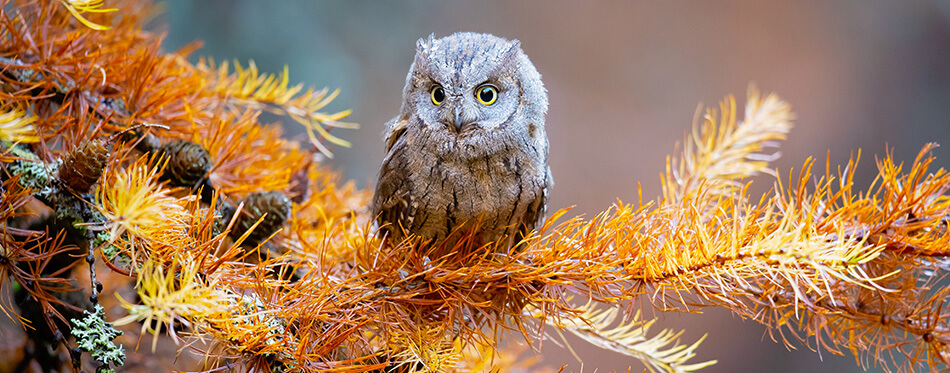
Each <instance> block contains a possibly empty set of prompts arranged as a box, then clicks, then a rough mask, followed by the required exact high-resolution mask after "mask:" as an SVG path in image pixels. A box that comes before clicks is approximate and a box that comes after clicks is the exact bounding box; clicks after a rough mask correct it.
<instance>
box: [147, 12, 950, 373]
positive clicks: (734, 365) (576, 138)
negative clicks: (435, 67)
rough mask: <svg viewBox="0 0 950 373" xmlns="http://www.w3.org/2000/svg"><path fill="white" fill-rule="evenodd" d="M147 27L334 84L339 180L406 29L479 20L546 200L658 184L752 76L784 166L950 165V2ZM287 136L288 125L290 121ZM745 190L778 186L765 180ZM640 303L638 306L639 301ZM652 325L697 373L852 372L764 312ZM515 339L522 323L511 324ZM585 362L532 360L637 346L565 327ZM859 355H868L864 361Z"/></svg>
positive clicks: (647, 191) (214, 17) (627, 193)
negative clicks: (700, 126)
mask: <svg viewBox="0 0 950 373" xmlns="http://www.w3.org/2000/svg"><path fill="white" fill-rule="evenodd" d="M151 27H152V29H154V30H156V31H160V32H167V33H168V35H167V39H166V41H165V48H166V49H167V50H169V51H172V50H176V49H178V48H180V47H182V46H184V45H186V44H187V43H190V42H192V41H195V40H201V41H203V42H204V47H203V48H202V49H200V50H199V51H198V52H197V53H196V54H195V55H194V56H193V57H194V58H195V59H197V57H198V56H212V57H214V58H215V59H216V60H217V61H224V60H231V59H236V60H238V61H241V62H242V63H245V64H246V62H247V61H248V60H254V61H255V62H256V63H257V65H258V67H260V68H261V70H262V71H267V72H279V71H281V69H282V68H283V66H284V65H285V64H286V65H289V66H290V72H291V81H294V82H296V81H300V82H304V83H306V84H308V85H312V86H316V87H318V88H319V87H324V86H327V87H330V88H331V89H332V88H340V89H341V90H342V93H341V95H340V96H339V98H338V99H337V100H336V101H335V102H334V103H333V104H332V105H331V106H330V110H343V109H348V108H352V109H353V115H352V116H351V117H350V119H351V121H354V122H357V123H360V124H361V125H362V128H361V129H360V130H357V131H339V132H336V133H337V134H338V135H341V136H342V137H344V138H346V139H349V140H352V142H353V147H352V148H349V149H340V148H337V149H336V157H335V158H334V159H332V160H331V161H330V163H331V164H333V165H334V166H335V167H337V168H338V169H340V170H342V172H343V175H344V176H345V177H346V178H347V179H352V180H354V181H355V182H356V183H357V184H358V185H360V186H362V187H366V188H372V187H373V183H374V180H375V177H376V172H377V168H378V166H379V163H380V161H381V160H382V158H383V145H382V140H381V132H382V130H383V123H385V122H386V120H388V119H389V118H391V117H392V116H394V115H395V114H396V112H397V110H398V108H399V104H400V100H401V90H402V87H403V84H404V81H405V75H406V72H407V70H408V68H409V64H410V62H411V61H412V56H413V53H414V47H415V41H416V39H418V38H420V37H425V36H427V35H429V34H430V33H435V35H436V36H444V35H447V34H450V33H453V32H456V31H477V32H488V33H493V34H496V35H499V36H503V37H507V38H517V39H520V40H521V42H522V47H523V48H524V50H525V51H526V53H527V54H528V56H529V57H530V58H531V60H532V61H533V62H534V64H535V65H536V66H537V68H538V70H539V71H540V72H541V74H542V76H543V80H544V83H545V85H546V86H547V88H548V91H549V94H550V101H551V108H550V112H549V114H548V119H547V132H548V135H549V137H550V141H551V156H550V162H551V168H552V170H553V173H554V177H555V182H556V185H555V187H554V189H553V191H552V194H551V201H550V207H552V208H553V209H559V208H563V207H567V206H576V207H575V209H574V211H575V212H577V213H587V214H592V213H597V212H599V211H602V210H604V209H605V208H607V207H608V206H609V205H610V204H612V203H614V201H616V199H617V198H620V199H622V200H624V201H629V202H633V201H635V199H636V196H637V194H636V190H637V189H636V188H637V184H638V183H640V184H641V185H642V187H643V191H644V197H645V198H652V197H654V196H658V195H659V193H660V188H659V174H660V173H661V172H662V170H663V166H664V159H665V157H666V156H667V155H668V154H672V152H673V149H674V144H675V143H676V142H678V141H681V140H682V138H683V135H684V133H686V131H688V130H689V129H690V126H691V122H692V118H693V115H694V113H695V111H696V108H697V105H698V104H699V103H705V104H707V105H716V104H717V102H718V101H719V100H720V99H721V98H722V97H723V96H724V95H726V94H729V93H733V94H735V95H736V96H737V98H738V99H739V102H740V105H741V103H742V102H744V97H745V93H746V90H747V87H748V86H749V84H750V83H753V82H754V83H755V84H756V85H757V86H758V87H759V88H760V89H762V90H763V91H767V92H776V93H778V94H780V95H781V97H783V98H785V99H786V100H788V101H789V102H790V103H791V104H792V106H793V110H794V111H795V113H796V115H797V120H796V127H795V128H794V129H793V131H792V133H791V135H790V137H789V139H788V141H786V142H784V143H783V144H782V154H783V156H782V158H781V160H780V161H778V162H777V163H776V165H777V167H778V168H779V169H780V170H785V171H786V172H787V171H788V170H789V168H790V167H796V168H797V167H800V165H801V164H802V163H803V162H804V161H805V159H806V158H807V157H809V156H815V157H818V158H819V159H820V160H823V158H824V157H825V156H826V154H827V152H829V151H830V157H831V161H832V163H842V162H846V161H847V159H848V157H849V155H850V154H851V152H853V151H856V150H857V149H859V148H860V149H863V150H864V156H863V163H862V165H861V166H860V173H859V175H858V180H859V182H860V183H862V184H863V185H867V184H868V183H870V181H871V180H872V178H873V175H874V173H875V171H876V169H875V166H874V156H875V155H882V154H884V153H885V151H886V150H887V149H893V153H894V155H895V157H896V158H897V159H898V160H904V161H911V160H913V158H914V156H915V155H916V153H917V152H918V150H919V149H920V148H921V146H923V145H924V143H926V142H929V141H935V142H938V143H942V144H944V145H948V146H945V147H943V148H938V149H937V150H936V151H935V152H934V153H935V155H936V156H937V157H938V160H937V166H940V167H945V168H946V167H948V166H950V1H947V0H938V1H892V0H861V1H858V0H851V1H836V2H826V1H819V0H815V1H797V2H778V1H760V0H732V1H716V2H696V1H687V0H672V1H664V2H621V1H616V2H589V1H583V2H582V1H545V2H537V1H512V2H508V1H504V2H503V1H489V2H464V3H463V2H437V1H411V2H409V1H389V2H369V1H345V2H324V1H296V0H284V1H252V0H202V1H186V0H172V1H167V2H166V3H165V9H164V13H163V14H162V15H160V16H159V17H158V18H156V19H155V21H154V22H153V23H152V26H151ZM286 124H287V128H288V130H287V131H288V135H289V136H296V135H297V134H299V133H300V129H299V128H297V127H296V125H295V124H294V123H286ZM759 184H760V185H759V186H758V187H756V188H754V190H755V191H757V192H764V191H767V190H768V188H769V187H771V186H772V184H771V181H769V180H768V179H761V180H760V183H759ZM648 314H649V312H648ZM658 316H660V324H661V326H663V327H673V328H683V329H686V334H685V335H684V339H685V341H690V342H691V341H693V340H695V339H696V338H699V337H700V336H702V335H703V334H705V333H708V334H709V337H708V338H707V340H706V342H705V343H704V344H703V345H702V346H701V347H700V349H699V354H700V355H699V357H698V358H697V361H703V360H708V359H718V360H719V363H718V364H716V365H714V366H712V367H710V368H708V369H706V370H704V371H705V372H710V373H711V372H765V371H768V372H815V371H821V372H850V371H854V372H859V371H862V370H861V369H860V368H859V367H858V366H857V365H856V364H855V360H854V358H853V357H851V356H846V357H840V356H834V355H833V354H831V353H829V352H828V351H821V353H815V352H812V351H809V349H808V348H807V347H806V346H802V345H798V347H799V349H798V350H796V351H788V350H787V349H786V348H785V347H783V346H782V345H781V344H778V343H775V342H773V341H772V340H771V339H770V337H769V336H768V335H767V334H765V328H763V327H762V326H760V325H758V324H756V323H754V322H750V321H743V320H741V319H739V318H738V317H735V316H733V315H731V314H730V313H728V312H724V311H721V310H718V309H707V310H705V313H704V314H702V315H678V314H660V315H658ZM509 340H511V341H516V340H517V338H509ZM571 341H572V346H573V347H574V348H575V350H577V351H578V353H579V354H580V355H581V358H582V359H583V360H584V361H585V362H586V364H585V365H581V364H580V363H578V362H577V361H576V360H575V359H574V358H573V357H572V356H571V354H570V353H569V352H568V351H567V350H565V349H563V348H561V347H558V346H556V345H555V343H554V341H546V342H545V343H544V350H543V356H544V363H545V364H547V365H551V366H555V367H557V366H559V365H561V364H568V369H567V371H575V372H579V371H582V370H583V371H593V370H595V368H596V369H597V371H602V372H603V371H609V370H613V369H616V370H620V371H626V369H627V367H628V366H632V367H633V370H634V371H639V370H641V369H642V365H640V363H639V362H638V361H636V360H634V359H632V358H627V357H624V356H621V355H617V354H612V353H608V352H604V351H599V350H596V349H592V348H590V347H587V346H585V345H584V343H583V342H579V341H577V340H574V339H571ZM871 371H880V369H879V368H872V369H871Z"/></svg>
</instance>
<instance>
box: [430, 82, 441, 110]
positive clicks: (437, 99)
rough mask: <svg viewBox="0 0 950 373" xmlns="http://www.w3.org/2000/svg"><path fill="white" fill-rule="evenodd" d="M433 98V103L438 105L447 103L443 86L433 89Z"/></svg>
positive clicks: (431, 92)
mask: <svg viewBox="0 0 950 373" xmlns="http://www.w3.org/2000/svg"><path fill="white" fill-rule="evenodd" d="M429 93H430V94H431V95H430V96H432V103H433V104H436V105H442V103H443V102H445V91H444V90H443V89H442V86H440V85H436V86H434V87H432V91H430V92H429Z"/></svg>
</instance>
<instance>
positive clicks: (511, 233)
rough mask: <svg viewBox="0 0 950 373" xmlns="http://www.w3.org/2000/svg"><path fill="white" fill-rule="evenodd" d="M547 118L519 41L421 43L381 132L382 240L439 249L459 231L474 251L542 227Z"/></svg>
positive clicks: (542, 93) (481, 38) (377, 209)
mask: <svg viewBox="0 0 950 373" xmlns="http://www.w3.org/2000/svg"><path fill="white" fill-rule="evenodd" d="M547 109H548V98H547V91H546V90H545V88H544V84H542V83H541V75H540V74H539V73H538V71H537V70H536V69H535V67H534V65H533V64H532V63H531V61H530V60H529V59H528V56H527V55H525V53H524V52H523V51H522V50H521V43H520V42H519V41H517V40H506V39H503V38H499V37H496V36H493V35H489V34H478V33H468V32H464V33H456V34H453V35H450V36H447V37H444V38H440V39H435V38H434V37H433V36H431V35H430V36H429V37H428V38H425V39H420V40H419V41H418V42H417V43H416V55H415V58H414V60H413V62H412V65H411V67H410V68H409V74H408V76H407V77H406V85H405V88H404V89H403V101H402V106H401V108H400V112H399V115H397V116H396V117H395V118H393V119H391V120H390V121H389V122H388V123H387V124H386V129H385V132H384V137H385V144H386V153H387V154H386V157H385V158H384V159H383V163H382V166H381V167H380V171H379V180H378V183H377V185H376V193H375V196H374V197H373V212H374V213H375V215H376V219H377V222H378V224H379V226H380V228H381V231H383V232H386V234H388V236H389V237H391V239H394V240H401V239H402V238H404V237H405V234H412V235H416V236H421V237H423V238H426V239H432V240H440V239H445V238H446V237H448V236H449V235H450V234H451V233H454V232H456V231H462V230H466V229H468V230H469V231H468V233H470V234H471V235H472V237H475V239H476V240H477V241H476V242H480V243H490V242H495V241H498V240H501V239H506V240H508V241H507V242H508V245H507V247H511V246H512V243H517V242H519V241H520V240H521V238H523V237H524V236H526V235H527V234H528V233H529V232H530V231H531V230H533V229H534V228H535V226H536V225H538V224H539V223H540V221H541V220H542V219H543V217H544V210H545V207H546V199H547V194H548V189H549V188H550V187H551V185H552V180H551V171H550V168H549V167H548V139H547V135H546V134H545V131H544V117H545V114H546V113H547ZM453 236H454V235H453ZM397 242H398V241H397Z"/></svg>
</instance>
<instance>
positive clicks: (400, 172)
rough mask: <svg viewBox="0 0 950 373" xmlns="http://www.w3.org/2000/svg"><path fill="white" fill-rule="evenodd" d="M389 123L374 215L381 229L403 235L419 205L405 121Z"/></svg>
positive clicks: (375, 198)
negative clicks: (412, 184)
mask: <svg viewBox="0 0 950 373" xmlns="http://www.w3.org/2000/svg"><path fill="white" fill-rule="evenodd" d="M393 121H394V122H395V123H392V122H391V125H389V126H387V128H388V130H387V131H386V132H387V133H386V150H387V154H386V158H384V159H383V164H382V166H381V167H380V169H379V182H378V183H377V184H376V193H375V195H374V196H373V214H374V215H375V216H376V221H377V223H379V226H380V228H382V229H385V230H387V231H389V236H390V237H396V236H401V235H402V227H406V228H408V227H409V225H410V224H411V223H412V216H413V211H412V210H413V208H414V206H415V203H414V201H412V196H411V194H410V185H409V183H410V180H409V176H408V173H407V172H406V170H407V169H408V167H409V164H408V158H407V157H406V152H407V147H406V137H405V136H403V135H404V133H405V131H406V124H405V122H402V123H400V122H398V121H396V120H395V119H394V120H393Z"/></svg>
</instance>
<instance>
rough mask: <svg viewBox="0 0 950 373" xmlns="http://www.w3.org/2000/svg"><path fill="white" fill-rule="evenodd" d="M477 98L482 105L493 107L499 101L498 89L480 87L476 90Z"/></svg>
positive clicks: (485, 86) (488, 86)
mask: <svg viewBox="0 0 950 373" xmlns="http://www.w3.org/2000/svg"><path fill="white" fill-rule="evenodd" d="M475 98H477V99H478V102H481V103H482V105H491V104H494V103H495V101H497V100H498V88H495V87H494V86H490V85H483V86H481V87H478V89H476V90H475Z"/></svg>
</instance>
